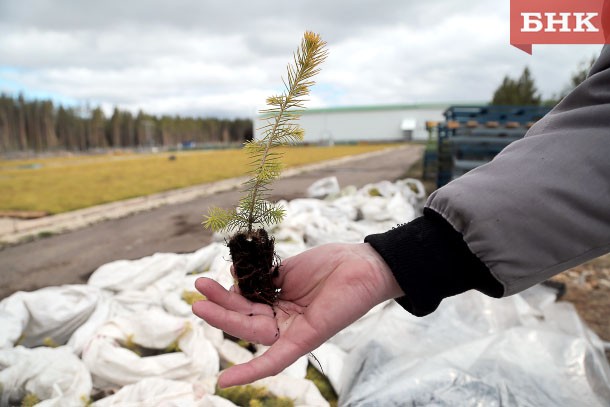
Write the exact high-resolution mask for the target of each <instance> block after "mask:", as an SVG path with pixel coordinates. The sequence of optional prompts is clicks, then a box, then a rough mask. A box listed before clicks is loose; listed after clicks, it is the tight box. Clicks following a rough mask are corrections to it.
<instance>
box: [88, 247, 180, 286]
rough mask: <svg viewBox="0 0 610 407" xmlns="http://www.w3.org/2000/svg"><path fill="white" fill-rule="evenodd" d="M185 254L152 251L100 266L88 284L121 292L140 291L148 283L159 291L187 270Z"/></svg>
mask: <svg viewBox="0 0 610 407" xmlns="http://www.w3.org/2000/svg"><path fill="white" fill-rule="evenodd" d="M187 264H188V256H185V255H180V254H174V253H155V254H154V255H152V256H148V257H144V258H141V259H138V260H117V261H113V262H111V263H107V264H104V265H103V266H100V267H99V268H98V269H97V270H95V271H94V272H93V274H92V275H91V277H89V282H88V284H89V285H92V286H95V287H99V288H104V289H107V290H111V291H115V292H121V291H126V290H143V289H146V288H148V287H150V286H155V287H157V288H158V289H159V290H160V291H161V292H164V291H167V289H168V288H171V286H173V283H175V281H176V279H179V278H180V277H182V276H184V275H185V274H186V273H187V270H186V267H187Z"/></svg>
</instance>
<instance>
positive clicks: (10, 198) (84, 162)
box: [0, 144, 388, 214]
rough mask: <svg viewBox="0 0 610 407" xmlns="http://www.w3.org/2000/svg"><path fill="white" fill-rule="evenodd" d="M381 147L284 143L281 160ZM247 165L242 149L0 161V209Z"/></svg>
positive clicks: (34, 207) (163, 183)
mask: <svg viewBox="0 0 610 407" xmlns="http://www.w3.org/2000/svg"><path fill="white" fill-rule="evenodd" d="M387 147H388V145H387V144H381V145H375V144H363V145H349V146H335V147H288V148H285V149H283V151H284V152H285V156H284V160H283V161H284V164H285V166H286V167H294V166H299V165H304V164H309V163H314V162H319V161H324V160H329V159H333V158H338V157H343V156H348V155H354V154H361V153H366V152H370V151H374V150H380V149H382V148H387ZM170 156H174V157H175V159H170ZM247 165H248V164H247V157H246V155H245V154H244V152H243V150H206V151H190V152H177V153H161V154H123V155H102V156H72V157H59V158H43V159H38V160H23V161H16V160H0V191H2V193H1V194H0V211H2V210H17V211H44V212H47V213H50V214H56V213H61V212H67V211H72V210H75V209H80V208H86V207H89V206H93V205H99V204H103V203H108V202H114V201H118V200H122V199H128V198H134V197H138V196H144V195H149V194H153V193H157V192H163V191H168V190H172V189H177V188H183V187H188V186H192V185H197V184H202V183H207V182H214V181H218V180H221V179H226V178H233V177H237V176H242V175H245V174H246V172H247V170H248V166H247Z"/></svg>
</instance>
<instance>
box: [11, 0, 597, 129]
mask: <svg viewBox="0 0 610 407" xmlns="http://www.w3.org/2000/svg"><path fill="white" fill-rule="evenodd" d="M305 30H312V31H315V32H317V33H319V34H320V35H321V36H322V38H323V39H324V40H325V41H327V43H328V50H329V57H328V59H327V62H326V63H325V64H324V65H323V67H322V72H321V74H320V75H319V76H318V77H317V82H318V85H316V87H314V88H313V89H312V95H311V101H310V103H309V106H311V107H333V106H353V105H378V104H403V103H431V102H432V103H434V102H472V101H488V100H490V99H491V96H492V93H493V91H494V89H495V88H496V87H497V86H498V84H499V83H500V81H501V80H502V78H503V77H504V75H507V74H508V75H511V76H514V77H516V76H518V75H519V74H520V73H521V72H522V70H523V68H524V67H525V66H526V65H527V66H529V67H530V69H531V71H532V74H533V76H534V78H535V80H536V84H537V86H538V89H539V90H540V91H541V93H542V95H543V96H544V97H551V96H553V94H555V93H558V92H559V91H560V90H561V89H562V88H563V87H564V86H565V85H566V84H567V82H568V81H569V78H570V74H571V73H572V72H574V71H575V70H576V68H577V66H578V64H579V63H581V62H583V61H584V60H587V59H590V58H591V57H593V56H597V55H598V53H599V51H600V50H601V46H599V45H534V55H533V56H530V55H528V54H526V53H524V52H522V51H520V50H518V49H516V48H514V47H512V46H510V45H509V1H508V0H501V1H489V0H470V1H455V0H427V1H408V0H385V1H383V0H381V1H380V0H376V1H373V0H365V1H357V0H352V1H332V0H325V1H321V0H308V1H301V0H293V1H290V2H286V1H277V0H274V1H271V0H256V1H252V0H249V1H241V0H240V1H219V0H216V1H209V0H173V1H168V0H162V1H161V0H147V1H136V0H134V1H129V0H105V1H83V0H73V1H70V0H54V1H47V0H28V1H24V0H0V92H4V93H11V94H16V93H18V92H23V93H24V94H25V95H26V97H29V98H42V97H44V98H53V99H54V100H56V101H58V102H60V103H64V104H75V105H84V104H86V103H89V104H90V105H92V106H95V105H101V106H102V107H103V108H104V109H105V110H106V111H110V110H111V109H112V107H113V106H115V105H116V106H119V107H120V108H123V109H129V110H132V111H134V112H137V110H138V109H143V110H144V111H146V112H149V113H155V114H166V113H167V114H181V115H202V116H210V115H221V116H226V117H235V116H241V117H245V116H253V115H254V114H255V113H256V111H257V109H260V108H262V107H263V104H264V101H265V99H266V97H267V96H269V95H271V94H272V93H277V92H278V91H281V89H282V88H281V86H282V82H281V76H283V75H285V67H286V64H287V63H288V62H289V60H290V58H291V56H292V52H293V51H294V50H295V49H296V48H297V46H298V44H299V42H300V39H301V37H302V34H303V32H304V31H305Z"/></svg>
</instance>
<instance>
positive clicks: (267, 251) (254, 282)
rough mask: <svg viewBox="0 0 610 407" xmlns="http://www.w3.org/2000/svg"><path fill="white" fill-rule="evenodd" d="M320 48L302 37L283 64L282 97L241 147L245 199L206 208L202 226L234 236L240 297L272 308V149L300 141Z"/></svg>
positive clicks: (276, 215) (277, 161)
mask: <svg viewBox="0 0 610 407" xmlns="http://www.w3.org/2000/svg"><path fill="white" fill-rule="evenodd" d="M325 45H326V43H325V42H324V41H322V39H321V38H320V36H319V35H318V34H315V33H313V32H309V31H308V32H305V34H304V36H303V39H302V41H301V45H300V47H299V49H298V50H297V51H296V52H295V54H294V57H293V59H294V61H293V64H288V69H287V71H288V72H287V78H286V80H283V82H284V85H285V90H284V92H283V93H282V94H280V95H275V96H271V97H269V98H267V106H268V108H267V109H264V110H262V111H261V112H260V113H261V114H263V115H265V116H266V117H267V119H266V124H265V125H264V126H263V127H262V128H261V130H262V133H263V137H262V138H260V139H259V140H252V141H248V142H247V143H245V144H244V149H245V151H246V154H247V155H248V157H249V159H250V166H251V170H250V175H251V178H250V179H249V180H248V181H247V182H246V183H245V188H244V194H245V195H244V197H243V198H242V199H240V201H239V203H238V205H237V208H236V209H232V210H226V209H221V208H216V207H215V208H211V209H210V210H209V211H208V215H207V216H206V217H205V219H204V222H203V224H204V226H205V227H206V228H208V229H212V230H214V231H216V232H224V231H226V232H234V235H233V236H232V237H231V238H230V240H229V242H228V246H229V249H230V251H231V259H232V260H233V266H234V271H235V275H236V278H237V281H238V284H239V288H240V291H241V293H242V295H244V296H245V297H246V298H248V299H250V300H253V301H257V302H262V303H267V304H273V303H275V301H276V299H277V295H278V293H277V289H276V287H275V286H274V285H273V283H272V279H273V277H274V276H275V275H277V272H278V268H279V265H278V264H276V263H277V262H276V261H275V258H276V257H277V256H276V255H275V250H274V241H273V238H272V237H269V235H268V234H267V232H266V230H265V229H264V228H265V227H268V226H271V225H273V224H277V223H280V222H281V221H282V219H283V218H284V214H285V210H284V209H283V208H282V207H281V206H279V205H277V204H273V203H270V202H269V200H268V199H269V195H270V190H271V189H270V184H271V183H272V182H273V181H274V180H276V179H277V178H279V176H280V173H281V171H282V162H281V158H282V154H281V152H279V151H277V147H281V146H285V145H289V144H293V143H295V142H299V141H302V140H303V130H302V129H301V128H300V127H299V126H298V124H297V121H298V119H299V117H300V116H299V113H298V111H299V110H302V109H304V108H305V106H304V102H305V100H306V97H307V95H309V88H310V87H311V86H312V85H313V84H314V83H315V82H314V81H313V79H312V78H313V77H314V76H315V75H316V74H317V73H318V72H319V71H320V68H319V67H320V64H322V62H323V61H324V60H325V59H326V56H327V52H326V50H325V48H324V47H325Z"/></svg>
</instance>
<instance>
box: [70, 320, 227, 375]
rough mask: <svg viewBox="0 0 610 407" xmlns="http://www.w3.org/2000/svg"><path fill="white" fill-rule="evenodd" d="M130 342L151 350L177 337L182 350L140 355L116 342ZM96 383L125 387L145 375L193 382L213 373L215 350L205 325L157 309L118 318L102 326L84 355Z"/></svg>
mask: <svg viewBox="0 0 610 407" xmlns="http://www.w3.org/2000/svg"><path fill="white" fill-rule="evenodd" d="M128 340H131V341H132V342H134V343H136V344H138V345H141V346H144V347H146V348H152V349H164V348H166V347H167V346H169V345H170V344H171V343H172V342H174V341H176V340H177V341H178V345H179V348H180V350H181V351H180V352H174V353H168V354H161V355H158V356H149V357H140V356H138V355H137V354H136V353H134V352H132V351H130V350H128V349H126V348H123V347H121V346H120V344H121V343H126V342H128ZM82 358H83V361H84V362H85V364H86V365H87V367H88V368H89V369H90V371H91V373H92V375H93V377H94V381H95V383H96V385H99V386H100V387H103V386H107V385H119V386H122V385H125V384H131V383H136V382H138V381H139V380H141V379H144V378H147V377H161V378H166V379H175V380H185V381H194V380H197V379H200V378H203V377H207V376H215V375H216V374H217V373H218V369H219V359H218V353H217V352H216V350H215V349H214V346H213V345H212V343H211V342H210V341H209V340H208V339H207V338H206V336H205V333H204V329H203V327H201V326H200V325H198V324H193V323H192V322H190V321H189V320H188V319H185V318H178V317H175V316H172V315H170V314H167V313H165V312H164V311H161V310H151V311H149V312H146V313H142V314H132V315H130V316H125V317H116V318H114V319H112V320H110V321H108V322H106V323H105V324H103V325H102V326H101V327H100V328H99V329H98V330H97V332H96V334H95V336H94V337H93V338H92V339H91V341H90V342H89V343H88V344H87V346H86V347H85V349H84V350H83V354H82Z"/></svg>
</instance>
